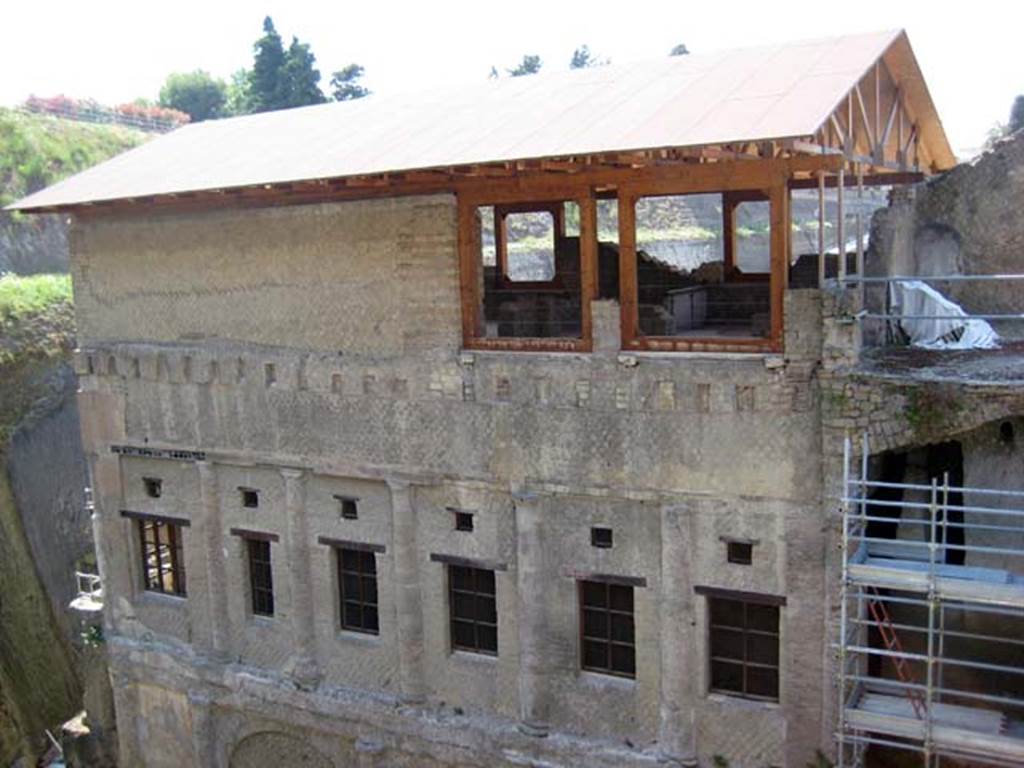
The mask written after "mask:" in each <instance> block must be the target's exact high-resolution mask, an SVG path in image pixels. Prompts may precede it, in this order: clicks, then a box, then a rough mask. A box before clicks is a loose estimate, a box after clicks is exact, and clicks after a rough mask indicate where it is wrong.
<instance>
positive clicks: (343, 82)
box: [331, 64, 370, 101]
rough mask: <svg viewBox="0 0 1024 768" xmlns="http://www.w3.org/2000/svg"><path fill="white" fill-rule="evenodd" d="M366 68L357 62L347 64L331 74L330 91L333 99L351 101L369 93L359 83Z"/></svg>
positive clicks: (367, 89) (368, 90)
mask: <svg viewBox="0 0 1024 768" xmlns="http://www.w3.org/2000/svg"><path fill="white" fill-rule="evenodd" d="M365 72H366V70H365V69H364V68H363V67H361V66H360V65H359V64H349V65H348V66H347V67H345V68H343V69H339V70H338V71H337V72H335V73H334V74H333V75H331V92H332V95H333V96H334V100H335V101H351V100H352V99H361V98H363V97H364V96H369V95H370V89H369V88H367V87H366V86H364V85H360V84H359V82H358V81H359V79H360V78H361V77H362V76H363V74H364V73H365Z"/></svg>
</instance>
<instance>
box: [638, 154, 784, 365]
mask: <svg viewBox="0 0 1024 768" xmlns="http://www.w3.org/2000/svg"><path fill="white" fill-rule="evenodd" d="M731 170H732V173H729V172H725V173H722V174H721V175H715V174H707V175H702V176H700V177H698V178H687V176H686V174H680V176H679V178H678V179H668V180H651V181H639V182H636V183H624V184H621V185H620V186H619V189H618V201H619V291H620V295H619V305H620V312H621V323H620V325H621V328H622V349H623V350H624V351H637V352H760V353H770V352H782V340H783V314H782V313H783V300H784V297H785V291H786V280H787V274H788V272H789V247H788V243H789V231H788V229H789V228H788V223H789V218H790V216H789V187H788V176H787V175H786V174H785V173H782V172H780V171H778V170H774V171H773V170H771V169H769V168H750V169H742V170H743V171H745V172H743V173H741V172H739V171H740V170H741V169H738V168H735V169H731ZM709 193H719V194H721V195H722V199H723V201H725V200H726V199H727V198H728V200H729V201H730V205H729V206H727V205H725V204H724V202H723V216H726V215H727V216H728V217H729V219H730V221H728V222H725V223H727V224H728V228H727V231H728V232H731V233H733V234H734V227H732V221H733V220H734V219H735V205H737V204H739V203H740V202H744V201H745V200H747V199H754V200H760V199H765V198H767V200H768V202H769V205H770V216H771V240H770V242H771V273H770V275H769V277H768V284H769V289H768V290H769V297H770V301H771V305H770V306H771V324H770V330H769V334H768V338H766V339H757V338H738V339H722V338H707V339H701V338H686V339H681V338H676V337H673V336H645V335H643V334H642V333H641V332H640V308H639V303H638V300H637V297H638V287H639V286H638V279H637V265H636V252H637V247H636V202H637V200H639V199H640V198H644V197H665V196H671V195H697V194H709ZM731 239H732V236H731V235H730V236H726V241H727V245H726V249H727V251H728V252H727V254H726V255H725V257H724V258H725V259H726V260H727V261H729V262H731V263H732V264H733V266H734V265H735V252H736V248H735V243H728V241H729V240H731ZM726 271H728V270H726ZM760 279H762V280H763V278H760Z"/></svg>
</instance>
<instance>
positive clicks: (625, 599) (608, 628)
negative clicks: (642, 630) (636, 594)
mask: <svg viewBox="0 0 1024 768" xmlns="http://www.w3.org/2000/svg"><path fill="white" fill-rule="evenodd" d="M580 614H581V616H580V628H581V637H582V645H583V648H582V651H583V654H582V667H583V669H586V670H589V671H591V672H601V673H604V674H607V675H616V676H618V677H636V647H635V644H634V643H635V636H634V635H635V632H634V624H633V587H629V586H626V585H624V584H607V583H604V582H600V581H581V582H580Z"/></svg>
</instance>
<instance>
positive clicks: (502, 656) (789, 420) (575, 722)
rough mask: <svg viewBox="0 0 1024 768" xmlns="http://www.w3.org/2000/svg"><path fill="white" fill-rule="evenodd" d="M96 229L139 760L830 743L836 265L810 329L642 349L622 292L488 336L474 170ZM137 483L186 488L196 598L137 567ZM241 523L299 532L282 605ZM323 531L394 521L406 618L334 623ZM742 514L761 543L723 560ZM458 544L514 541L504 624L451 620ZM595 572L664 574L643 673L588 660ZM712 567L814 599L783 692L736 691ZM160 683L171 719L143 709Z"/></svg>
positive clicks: (122, 624) (155, 697) (643, 590)
mask: <svg viewBox="0 0 1024 768" xmlns="http://www.w3.org/2000/svg"><path fill="white" fill-rule="evenodd" d="M74 242H75V244H76V251H75V264H74V267H73V269H74V271H75V276H76V297H77V298H78V303H77V310H78V313H79V322H80V325H81V328H82V337H83V341H82V347H83V349H82V352H81V353H80V354H79V356H78V358H77V360H76V367H77V371H78V373H79V375H80V376H81V382H82V389H83V393H82V395H81V404H82V406H81V407H82V417H83V434H84V435H85V444H86V450H87V452H88V453H89V454H90V457H91V461H92V467H93V471H92V473H93V477H94V483H95V491H96V499H97V505H98V509H99V511H100V520H99V521H98V523H97V532H98V539H99V541H100V542H102V545H103V547H102V548H103V551H102V553H101V561H102V566H103V570H104V576H105V584H106V586H107V590H108V625H109V626H108V633H109V636H110V638H111V651H112V668H113V670H114V673H115V675H116V676H120V677H121V678H123V680H124V683H123V684H119V685H117V686H116V688H115V691H116V695H117V696H118V717H119V729H118V730H119V733H120V734H121V738H122V742H121V750H122V755H124V756H126V757H125V758H124V759H126V760H128V761H129V762H130V763H131V762H132V761H133V760H135V761H137V762H139V763H140V764H152V765H157V764H162V763H160V760H162V759H164V757H161V756H160V755H161V754H163V755H165V756H168V757H167V759H168V760H173V761H180V760H183V759H186V758H184V757H183V756H182V755H181V754H180V750H181V749H182V744H186V745H191V747H190V748H191V749H192V750H193V757H192V758H191V759H192V760H193V761H194V762H195V764H197V765H198V764H203V765H206V764H209V765H228V764H229V763H230V764H234V761H235V760H236V759H237V762H238V764H239V765H244V764H245V760H247V759H248V758H247V757H245V756H246V755H248V754H250V751H251V749H252V746H251V745H252V743H254V742H249V743H248V746H243V744H245V742H244V739H245V738H251V737H252V734H253V733H256V732H257V731H258V732H267V733H278V734H287V735H291V736H295V735H302V738H304V739H306V738H307V735H308V734H313V735H312V736H309V737H308V738H309V743H323V744H326V745H330V746H326V747H323V748H320V747H317V749H318V751H320V752H322V753H323V754H324V755H326V756H327V759H329V760H333V761H335V762H337V761H339V760H341V761H345V760H352V759H353V755H356V756H357V759H358V760H359V761H360V763H359V764H360V765H385V764H386V765H401V764H404V763H403V762H402V761H407V762H408V764H410V765H423V764H431V763H430V761H437V764H438V765H446V766H447V765H462V764H467V765H472V764H488V765H505V764H508V765H512V764H522V760H524V759H527V757H524V756H528V759H531V760H532V759H535V760H543V761H548V763H550V764H553V765H573V764H580V762H579V761H580V760H581V759H582V758H581V757H580V756H581V755H583V754H586V755H588V758H587V764H588V765H615V766H626V765H648V764H651V763H652V762H653V761H655V760H657V759H658V757H659V756H665V755H668V756H672V757H675V758H687V757H691V758H692V757H694V756H699V757H700V758H701V759H702V761H704V762H710V761H711V760H712V759H713V757H714V756H716V755H718V756H721V757H724V758H727V759H729V760H730V761H731V762H732V764H733V765H735V766H757V768H761V767H762V766H765V765H792V766H797V765H803V764H804V763H805V762H806V761H808V760H809V759H811V757H812V756H813V754H814V751H815V750H816V749H818V748H821V747H822V746H825V747H826V748H827V745H828V743H829V740H830V736H828V734H829V732H830V730H831V724H830V723H825V722H823V720H822V717H821V711H822V706H821V702H822V695H823V692H822V682H823V680H825V679H827V671H826V668H825V658H826V652H825V648H824V645H823V643H822V639H823V638H822V636H821V632H820V627H821V623H822V620H823V613H822V603H823V595H824V583H823V581H822V578H821V574H822V567H823V564H824V559H825V550H824V546H825V541H824V539H823V536H822V529H821V482H820V471H821V467H820V463H819V460H818V456H819V451H820V440H821V438H820V432H819V427H818V425H819V414H818V396H817V387H816V384H815V369H816V365H817V360H818V359H819V357H820V354H821V345H822V335H821V300H820V294H819V293H818V292H817V291H792V292H789V293H788V294H787V296H786V305H785V312H786V316H787V331H786V333H787V336H786V343H787V354H786V356H781V355H778V356H776V355H689V356H677V355H659V354H650V355H619V354H618V352H617V340H616V339H615V338H612V337H613V336H614V335H615V334H617V330H616V328H617V325H616V321H615V318H616V317H617V315H618V307H617V305H616V304H615V303H614V302H607V301H604V302H595V303H594V314H595V326H596V327H597V328H598V331H597V334H598V339H597V342H596V344H595V346H596V348H597V351H596V352H595V353H593V354H589V355H578V354H538V353H526V354H505V353H468V352H461V351H460V350H459V340H460V338H461V328H460V315H459V307H458V280H457V261H456V253H455V216H454V203H453V200H451V199H450V198H446V197H431V198H421V199H414V200H388V201H375V202H358V203H345V204H335V205H318V206H304V207H295V208H290V209H273V210H248V211H235V212H218V213H206V214H188V215H185V214H176V215H168V216H166V217H162V218H158V219H155V220H153V219H146V220H141V219H131V218H128V219H124V220H118V221H115V220H110V221H101V220H88V221H82V222H78V223H77V224H76V227H75V230H74ZM605 337H607V338H605ZM113 449H116V450H113ZM154 476H155V477H160V478H161V480H162V481H163V489H164V491H163V493H162V494H161V496H160V497H159V498H156V499H154V498H151V497H149V496H147V494H146V493H145V491H144V483H143V481H142V478H143V477H154ZM240 487H249V488H256V489H258V490H259V492H260V503H259V507H258V508H256V509H252V508H246V507H244V506H243V505H242V503H241V499H240V495H239V491H238V489H239V488H240ZM336 495H342V496H351V497H356V498H358V499H360V507H359V508H360V512H359V519H358V520H355V521H352V520H344V519H341V518H340V516H339V510H338V502H337V500H336V499H335V496H336ZM125 509H127V510H131V511H133V512H139V513H147V514H157V515H165V516H173V517H177V518H182V519H186V520H188V521H190V523H191V525H190V526H189V527H188V528H186V529H185V532H184V540H185V548H186V552H185V560H186V568H187V571H188V583H189V595H188V598H187V599H184V600H183V599H178V598H173V597H168V596H163V595H156V594H152V593H147V592H145V591H144V590H143V589H142V588H141V584H142V575H141V573H140V558H139V555H138V552H139V541H138V528H137V524H136V523H135V522H134V521H132V520H130V519H127V518H124V517H122V516H121V514H120V513H121V511H122V510H125ZM452 509H463V510H470V511H472V512H473V514H474V519H475V525H474V531H473V532H472V533H462V532H454V531H453V517H452V512H451V510H452ZM593 526H608V527H611V528H612V529H613V532H614V541H615V544H614V546H613V548H611V549H608V550H604V549H595V548H594V547H592V546H591V544H590V538H589V537H590V529H591V527H593ZM233 529H244V530H249V531H258V532H261V533H266V534H271V535H272V536H274V537H276V540H275V541H274V542H273V543H272V544H271V553H272V561H273V568H274V584H275V615H274V617H273V618H266V617H259V616H253V615H252V614H251V612H250V610H249V607H248V602H247V588H248V586H247V574H246V564H245V559H244V547H243V542H242V539H241V538H240V537H239V536H238V535H235V534H232V530H233ZM321 537H328V538H331V539H340V540H349V541H358V542H362V543H369V544H374V545H377V546H378V547H382V548H383V551H382V552H379V553H378V555H377V557H376V561H377V564H378V593H379V595H380V613H381V618H380V634H379V635H378V636H369V637H367V636H358V635H354V633H348V632H341V631H339V629H338V615H337V611H338V607H337V602H338V598H337V574H336V566H335V561H334V557H335V555H334V553H333V552H332V550H331V548H330V547H329V546H326V545H324V544H322V543H320V539H321ZM732 538H735V539H742V540H754V541H756V544H755V546H754V558H753V564H752V565H750V566H744V565H737V564H733V563H729V562H727V560H726V547H725V543H724V540H725V539H732ZM527 542H535V543H534V544H527ZM438 556H440V557H441V558H463V559H468V560H469V561H471V562H484V563H488V564H491V567H493V568H494V569H495V570H496V584H497V602H498V614H499V617H500V618H499V629H498V647H499V652H498V655H497V657H486V656H479V655H474V654H466V653H462V652H455V653H452V652H451V650H450V643H449V627H448V606H447V577H446V570H445V566H444V565H443V563H442V562H439V561H438V560H437V557H438ZM588 574H598V575H600V574H606V575H607V574H610V575H614V576H618V577H626V578H630V579H634V580H635V581H636V583H637V584H642V586H637V587H636V588H635V589H634V600H635V619H636V663H637V673H636V679H635V680H629V679H620V678H613V677H609V676H604V675H599V674H595V673H592V672H584V671H582V670H581V669H580V649H579V646H580V637H579V616H578V612H579V609H578V605H577V600H578V598H577V580H578V579H579V578H583V577H585V576H587V575H588ZM697 586H700V587H710V588H720V589H731V590H742V591H747V592H755V593H761V594H765V593H768V594H771V595H777V596H780V597H781V596H784V597H785V598H786V604H785V605H784V606H783V608H782V609H781V623H782V641H781V659H780V678H781V691H782V693H781V698H780V701H779V702H778V703H774V702H757V701H751V700H744V699H740V698H737V697H732V696H725V695H721V694H711V693H709V692H708V687H709V679H708V677H709V673H708V671H707V669H708V665H709V657H708V643H707V635H708V626H707V618H706V614H707V602H706V599H705V598H704V597H703V596H702V595H697V594H695V593H694V591H693V590H694V587H697ZM296 686H298V687H299V688H301V689H302V690H300V691H295V687H296ZM186 700H187V701H189V702H196V701H205V702H208V705H203V706H205V707H206V708H205V709H201V708H200V709H197V708H196V707H195V706H193V707H192V708H191V714H190V715H189V716H188V717H186V716H185V715H184V714H182V713H183V712H184V706H185V705H184V704H183V702H184V701H186ZM268 702H274V704H273V705H272V706H271V705H270V704H268ZM197 712H201V713H205V714H201V715H197ZM382 712H388V713H389V714H388V715H387V716H384V715H383V714H382ZM137 715H142V716H144V717H145V718H146V719H147V720H148V721H149V722H159V723H161V724H162V725H161V727H160V728H159V729H156V728H153V727H152V726H150V727H149V730H148V731H147V732H146V733H145V734H144V736H145V738H142V736H143V734H141V731H140V726H138V725H137V724H136V723H135V721H134V718H135V716H137ZM239 718H241V720H239ZM245 720H249V721H251V722H252V723H253V728H252V729H250V728H246V729H244V731H245V732H243V730H240V728H239V727H238V726H236V725H232V723H238V722H242V721H245ZM257 723H258V728H257ZM520 723H525V724H527V725H530V726H531V727H539V726H538V723H541V724H542V725H543V728H544V729H545V730H547V731H548V732H549V733H550V736H549V738H548V739H542V740H538V739H535V738H531V737H527V736H524V735H523V734H522V733H520V732H519V731H518V730H517V724H520ZM261 738H262V737H261ZM165 741H174V744H173V745H170V744H168V747H167V749H166V750H162V749H161V745H162V744H163V743H164V742H165ZM266 741H267V743H268V744H271V745H280V744H283V743H286V742H287V737H286V736H284V735H281V736H273V737H267V739H266ZM143 745H146V746H145V747H143ZM236 745H237V746H236ZM268 748H270V747H268ZM274 748H276V747H274ZM236 750H237V752H236ZM247 750H249V751H247ZM175 764H181V763H180V762H178V763H175ZM339 764H344V762H342V763H339Z"/></svg>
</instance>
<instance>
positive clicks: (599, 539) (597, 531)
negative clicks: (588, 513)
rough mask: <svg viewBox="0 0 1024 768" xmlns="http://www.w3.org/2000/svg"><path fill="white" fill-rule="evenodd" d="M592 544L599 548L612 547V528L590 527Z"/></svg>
mask: <svg viewBox="0 0 1024 768" xmlns="http://www.w3.org/2000/svg"><path fill="white" fill-rule="evenodd" d="M590 545H591V546H593V547H597V548H598V549H611V547H612V529H611V528H591V529H590Z"/></svg>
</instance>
